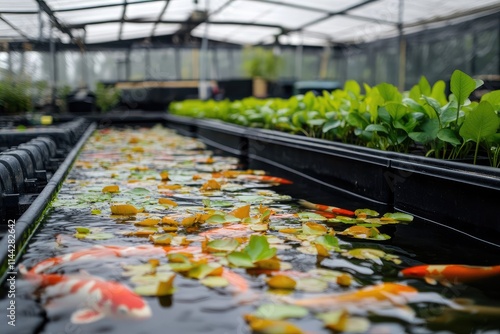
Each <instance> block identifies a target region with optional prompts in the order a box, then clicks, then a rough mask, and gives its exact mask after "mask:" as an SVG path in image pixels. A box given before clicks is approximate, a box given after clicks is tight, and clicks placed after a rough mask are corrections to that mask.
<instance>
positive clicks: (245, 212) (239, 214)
mask: <svg viewBox="0 0 500 334" xmlns="http://www.w3.org/2000/svg"><path fill="white" fill-rule="evenodd" d="M229 214H230V215H233V216H235V217H236V218H239V219H244V218H248V217H250V204H248V205H244V206H241V207H239V208H236V209H234V210H233V211H231V212H230V213H229Z"/></svg>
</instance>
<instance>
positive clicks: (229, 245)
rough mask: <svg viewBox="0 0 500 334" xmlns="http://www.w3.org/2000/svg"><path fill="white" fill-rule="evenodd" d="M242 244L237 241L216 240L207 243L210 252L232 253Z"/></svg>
mask: <svg viewBox="0 0 500 334" xmlns="http://www.w3.org/2000/svg"><path fill="white" fill-rule="evenodd" d="M239 245H240V243H239V242H238V240H236V239H216V240H212V241H210V242H208V243H207V249H208V251H209V252H232V251H234V250H235V249H236V248H238V246H239Z"/></svg>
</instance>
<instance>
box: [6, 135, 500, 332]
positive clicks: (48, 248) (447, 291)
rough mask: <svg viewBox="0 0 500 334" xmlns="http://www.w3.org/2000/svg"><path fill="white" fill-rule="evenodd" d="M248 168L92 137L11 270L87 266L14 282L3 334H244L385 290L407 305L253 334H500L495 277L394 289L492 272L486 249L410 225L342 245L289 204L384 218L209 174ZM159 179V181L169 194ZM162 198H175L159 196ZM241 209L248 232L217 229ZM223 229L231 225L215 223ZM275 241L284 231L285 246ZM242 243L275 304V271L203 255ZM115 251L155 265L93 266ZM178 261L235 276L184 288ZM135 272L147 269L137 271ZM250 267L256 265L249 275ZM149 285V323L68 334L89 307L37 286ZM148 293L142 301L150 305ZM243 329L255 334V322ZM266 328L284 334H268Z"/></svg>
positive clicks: (303, 320) (160, 140)
mask: <svg viewBox="0 0 500 334" xmlns="http://www.w3.org/2000/svg"><path fill="white" fill-rule="evenodd" d="M246 167H247V166H242V165H241V164H240V162H239V161H238V160H237V159H235V158H232V157H224V156H219V155H213V152H210V151H208V150H206V148H205V147H204V146H203V144H201V143H200V142H198V141H196V140H193V139H189V138H186V137H180V136H177V135H175V134H174V133H173V132H172V131H170V130H166V129H162V128H158V127H155V128H152V129H134V130H131V129H128V130H127V129H120V130H112V129H111V130H109V129H108V130H104V131H100V132H97V133H96V134H95V135H94V136H93V137H92V138H91V139H90V140H89V142H88V143H87V145H86V146H85V148H84V149H83V151H82V153H81V154H80V157H79V159H78V161H77V162H76V163H75V165H74V167H73V169H72V171H71V172H70V174H69V176H68V178H67V180H66V181H65V183H64V185H63V187H62V188H61V191H60V193H59V195H58V198H57V200H56V201H55V202H54V203H53V208H52V209H51V211H50V214H49V215H48V217H47V218H46V219H45V221H44V222H43V225H42V227H41V228H40V229H39V232H38V233H37V234H36V236H35V237H34V238H33V239H32V240H31V242H30V247H29V249H28V251H27V252H26V254H25V255H24V257H23V258H22V261H21V264H22V265H23V266H25V267H26V268H27V269H28V270H29V269H32V268H34V267H35V266H36V265H37V264H38V263H40V262H41V261H43V260H46V259H50V258H58V259H62V258H61V257H62V256H64V255H67V254H70V253H75V252H80V253H81V252H83V253H85V252H89V254H91V255H92V256H88V257H86V258H85V257H83V258H79V259H76V258H74V259H69V258H65V261H61V262H60V263H57V264H54V265H52V266H48V267H45V268H43V269H40V272H39V273H37V274H36V275H35V274H33V275H32V276H29V275H27V276H23V275H19V276H18V277H17V280H16V297H15V302H16V327H12V326H9V325H8V324H7V322H6V321H5V319H4V320H2V322H1V325H0V328H1V332H2V333H6V332H8V333H11V332H12V333H47V334H48V333H54V334H55V333H68V334H72V333H75V334H80V333H218V334H223V333H228V334H229V333H251V332H252V329H251V327H250V326H249V323H247V321H246V320H245V315H248V314H251V315H254V316H256V317H257V318H261V319H263V318H269V317H271V318H272V317H273V316H277V314H279V313H280V312H284V313H287V312H290V311H289V310H288V309H286V312H285V311H284V309H283V308H282V306H287V305H294V304H296V302H297V301H301V300H304V299H310V298H316V297H320V296H324V295H332V294H336V295H340V294H347V293H351V294H352V293H355V291H358V290H360V289H362V288H366V287H372V286H377V285H380V284H382V283H383V282H392V283H396V284H401V285H404V286H410V287H412V288H414V289H415V293H412V294H411V295H408V296H406V295H404V298H401V297H402V296H403V295H401V296H399V295H398V294H397V293H396V294H394V295H392V294H391V295H390V296H387V294H386V296H387V298H381V299H380V300H376V301H374V300H368V301H367V300H365V299H363V298H361V297H359V298H355V299H354V300H350V301H349V302H346V303H343V302H341V300H340V299H338V298H337V299H335V298H332V299H331V302H329V303H327V304H326V305H323V306H321V307H319V306H318V305H310V306H309V307H307V308H300V310H301V312H302V313H301V315H300V316H297V315H296V316H295V317H287V316H283V320H281V321H286V322H287V323H290V324H293V326H294V327H293V329H291V328H290V327H288V328H285V327H286V326H287V325H286V324H284V323H283V322H279V321H278V322H272V321H271V322H270V323H269V324H267V325H268V326H269V327H266V328H267V329H266V328H264V329H263V327H260V328H261V329H260V330H261V331H262V332H266V330H267V332H268V333H281V332H283V333H298V332H299V330H300V332H303V333H329V332H332V329H329V328H328V326H325V324H329V323H332V320H329V321H326V322H325V321H323V320H321V315H322V314H325V313H330V319H331V317H333V314H334V313H335V312H337V313H336V314H337V315H338V314H341V315H342V317H343V319H347V320H346V321H345V323H349V326H347V325H345V323H344V325H342V324H338V323H337V325H338V326H340V327H335V328H337V331H342V328H344V331H345V332H361V333H497V332H499V331H498V329H499V328H500V285H499V283H500V280H499V277H500V276H495V277H490V278H486V279H481V280H477V281H473V282H470V283H467V284H464V283H456V284H453V283H450V282H438V283H437V284H428V283H426V282H425V281H424V280H422V279H417V278H406V277H403V276H401V274H400V271H401V270H402V269H404V268H407V267H411V266H416V265H420V264H427V263H432V264H466V265H476V266H492V265H498V264H500V263H499V262H500V261H499V260H498V259H499V257H498V248H495V247H493V246H490V245H487V244H485V243H482V242H479V241H477V240H474V239H472V238H469V237H467V236H465V235H462V234H460V233H457V232H454V231H452V230H449V229H445V228H442V227H439V226H436V225H433V224H430V223H427V222H424V221H419V220H417V219H415V220H413V221H412V222H409V223H404V222H402V223H397V224H388V225H381V226H378V225H377V226H378V227H377V228H378V230H379V232H380V235H382V236H384V238H385V236H387V237H390V239H387V240H366V239H354V238H352V237H348V236H344V235H341V233H342V231H343V230H346V229H347V228H349V227H352V226H354V225H353V224H345V223H342V222H336V221H332V220H330V221H328V220H326V218H322V216H318V215H317V214H316V215H315V216H311V214H313V213H314V212H313V210H308V209H306V208H304V207H302V206H300V205H299V202H298V200H297V199H306V200H308V201H309V202H312V203H321V204H328V205H334V206H338V207H342V208H346V209H349V210H353V211H354V210H355V209H358V208H370V209H372V210H377V211H378V212H380V213H381V214H383V213H385V212H386V209H387V208H384V207H378V208H377V207H373V206H370V205H369V204H366V203H363V202H359V201H356V200H354V199H350V198H345V197H343V196H341V195H338V194H333V193H331V192H326V191H324V190H322V189H320V188H318V187H315V186H312V185H311V184H308V183H306V182H302V180H297V179H294V180H293V181H294V184H292V185H287V184H282V185H276V184H271V183H267V182H264V181H263V180H259V178H258V177H254V175H253V174H252V177H248V176H247V175H248V173H250V172H248V171H247V172H246V174H244V175H239V176H236V177H234V176H235V175H229V174H226V175H223V176H221V175H218V174H212V173H213V172H221V171H227V170H245V168H246ZM262 168H265V169H266V170H267V172H271V173H272V175H274V176H277V177H282V178H293V177H292V176H290V175H286V174H284V173H283V172H281V174H280V171H277V170H272V168H271V166H262ZM162 171H167V172H168V179H169V180H168V181H167V180H166V179H167V177H166V176H167V175H166V174H161V172H162ZM162 178H163V181H162ZM212 178H215V179H216V180H217V181H218V183H219V185H221V189H215V190H213V189H212V190H208V191H200V187H202V186H203V185H205V184H206V183H207V182H208V180H210V179H212ZM110 185H119V192H117V193H103V192H102V190H103V188H104V187H106V186H110ZM172 185H179V186H173V187H170V188H169V186H172ZM216 188H217V187H216ZM159 198H168V199H170V200H172V201H174V202H175V203H176V204H177V206H175V207H173V206H171V205H161V204H159ZM117 203H129V204H131V205H133V206H134V208H139V211H142V209H144V210H143V212H138V213H136V214H125V215H117V214H111V210H110V207H111V206H112V205H116V204H117ZM245 205H250V210H251V211H250V216H252V217H254V218H255V217H256V218H255V219H254V220H253V221H245V222H244V223H243V222H241V221H239V220H240V218H238V217H236V219H235V218H234V216H235V215H233V216H232V217H230V218H228V216H227V214H229V213H230V212H231V211H232V210H234V209H235V208H239V207H242V206H245ZM262 206H265V207H266V208H268V209H269V210H272V211H273V212H272V214H271V215H270V217H269V219H267V220H266V219H264V218H262V217H263V215H264V213H263V210H265V209H263V210H262V211H259V208H262ZM140 208H142V209H140ZM196 214H200V215H201V214H207V215H208V216H206V217H205V218H204V219H208V222H207V220H205V221H204V222H203V221H202V222H199V223H195V224H193V225H191V224H188V223H187V222H185V221H184V219H185V218H188V217H194V216H195V215H196ZM304 214H305V216H304ZM214 215H219V216H221V217H222V218H220V219H222V220H224V221H225V223H224V224H222V223H221V221H220V220H216V221H212V222H210V221H209V220H210V217H211V216H214ZM165 216H166V217H169V218H171V219H173V220H176V221H177V223H178V224H177V225H178V226H173V224H170V225H168V224H163V225H161V226H157V225H155V226H151V227H143V226H137V225H136V223H138V222H144V221H145V220H146V219H148V218H153V219H154V218H158V219H162V218H163V217H165ZM207 217H208V218H207ZM327 218H329V217H327ZM212 219H214V218H212ZM259 219H260V220H259ZM227 220H230V221H231V222H230V223H227ZM309 222H312V223H313V225H311V226H313V227H314V226H317V225H321V226H324V227H326V229H325V231H326V230H328V233H329V234H330V235H333V231H335V232H336V234H335V236H334V237H333V238H335V240H337V241H338V245H336V246H335V247H331V248H329V249H327V251H328V255H327V256H318V254H317V253H318V248H317V247H316V246H315V244H316V243H318V242H319V241H318V240H319V239H318V238H319V237H321V236H324V234H325V232H324V231H323V230H318V231H319V232H318V231H315V230H314V228H313V231H309V232H310V233H306V231H305V227H304V225H303V224H304V223H309ZM358 223H359V222H358ZM365 223H366V222H365ZM314 224H317V225H314ZM235 225H239V228H236V227H235V228H234V229H230V228H229V229H228V226H235ZM81 227H86V228H88V229H89V230H90V231H83V232H82V233H80V234H77V235H75V233H76V231H77V228H81ZM223 227H225V229H222V228H223ZM165 228H167V230H168V232H165ZM168 228H170V229H168ZM174 229H176V230H175V231H174ZM287 229H288V230H290V229H295V230H292V231H288V232H286V233H285V232H284V231H287ZM145 230H148V231H151V233H153V232H155V233H156V234H155V236H157V235H165V234H166V233H172V235H171V238H170V245H168V246H166V248H161V247H160V246H158V247H154V246H153V243H152V241H151V240H149V239H148V238H147V237H139V236H135V235H133V236H126V235H125V233H127V232H129V233H136V232H137V231H145ZM322 231H323V232H322ZM87 232H90V233H87ZM250 235H266V236H267V244H269V247H270V248H276V249H277V253H276V257H274V258H273V259H274V260H275V261H274V262H273V265H276V263H278V266H279V267H280V268H279V273H280V274H283V275H285V276H287V277H289V278H291V279H293V280H294V281H295V282H296V286H295V289H293V290H287V291H284V290H283V289H272V288H270V287H269V285H268V283H267V281H268V280H269V279H270V278H271V277H272V276H273V275H274V274H276V271H278V270H275V271H274V272H273V271H270V270H267V271H266V270H264V269H263V268H252V269H245V268H243V267H242V266H237V265H235V263H232V262H231V261H229V260H228V258H229V256H228V255H227V253H228V252H230V251H228V252H224V251H222V250H221V249H219V248H217V247H216V248H217V251H216V252H215V253H214V251H212V253H209V254H207V250H206V249H205V248H204V242H206V241H212V240H217V239H225V240H228V239H231V240H233V241H234V240H236V241H237V242H238V244H239V246H238V248H237V250H238V251H244V246H245V245H247V243H248V242H249V241H248V238H249V237H250ZM76 236H78V238H77V237H76ZM205 236H206V237H207V239H205ZM205 240H206V241H205ZM236 241H234V242H236ZM96 247H97V248H96ZM98 247H101V248H98ZM112 247H113V248H112ZM126 247H137V248H139V249H140V248H141V247H146V248H144V249H150V248H155V250H156V251H154V253H148V252H146V251H141V250H131V251H128V252H125V251H123V252H121V253H120V256H116V255H110V253H109V252H104V253H92V250H95V249H119V250H123V249H125V248H126ZM148 247H149V248H148ZM144 249H143V250H144ZM356 249H365V250H366V249H368V250H371V253H370V252H369V253H368V255H367V253H366V252H365V253H363V254H364V255H363V256H361V258H355V257H353V256H349V254H354V253H349V252H350V251H353V250H356ZM89 250H90V251H89ZM158 250H159V251H158ZM180 253H181V254H182V256H184V258H188V265H189V268H190V269H193V268H194V267H196V266H203V261H207V263H212V264H213V263H216V265H214V266H215V267H217V268H224V269H223V271H224V273H226V272H230V273H232V274H236V276H237V277H238V279H239V281H238V280H237V281H235V282H233V281H231V280H230V279H227V280H224V279H222V280H220V278H221V276H220V272H219V273H217V272H216V271H214V272H212V274H211V276H207V277H215V278H216V279H215V283H217V284H220V285H221V286H217V287H214V286H212V285H210V283H209V281H210V280H204V279H203V278H206V277H195V276H196V275H195V274H190V273H194V272H192V271H186V270H180V269H178V268H177V267H175V266H174V263H175V261H174V259H173V258H172V257H168V254H170V255H172V254H180ZM151 259H155V260H157V262H158V263H155V265H154V266H156V265H158V266H157V267H156V275H150V274H151V273H152V272H155V269H153V267H151V264H150V262H148V261H149V260H151ZM196 261H198V262H196ZM185 263H186V262H185ZM140 265H142V266H140ZM145 266H149V267H148V268H149V269H146V270H145V269H144V268H145ZM169 266H170V267H169ZM254 266H263V264H258V262H255V263H254ZM215 267H214V268H215ZM39 268H40V267H39ZM176 268H177V269H176ZM197 268H198V267H197ZM273 268H274V267H273ZM275 269H276V268H275ZM193 270H194V269H193ZM160 273H163V274H165V275H175V278H174V281H173V289H174V290H173V292H172V293H171V294H167V295H163V296H142V297H141V298H142V300H143V301H144V303H146V304H147V305H148V307H149V309H150V316H149V317H147V319H129V318H127V317H119V314H116V313H113V312H108V313H106V314H105V316H103V317H102V318H100V319H95V321H92V322H89V323H78V322H75V321H74V320H72V315H73V314H75V311H78V310H81V309H82V308H88V307H89V305H90V301H89V300H88V299H87V298H85V297H82V296H77V294H76V293H75V291H76V290H78V287H81V286H80V285H77V286H73V289H72V290H71V291H69V292H68V291H64V289H62V288H61V287H60V285H57V284H52V285H47V286H40V279H41V277H43V275H49V274H56V275H61V276H58V277H63V278H64V279H68V278H75V279H80V280H82V281H85V282H87V281H88V280H92V279H94V278H95V277H99V278H101V279H102V280H104V281H106V282H118V283H119V284H121V285H124V286H127V287H129V288H131V289H139V290H136V291H142V292H143V291H144V289H142V290H140V289H141V286H142V287H143V288H144V286H145V284H144V282H143V281H144V279H145V278H144V277H146V276H148V275H149V276H148V277H150V276H154V277H158V275H160ZM339 275H343V276H342V277H343V278H346V277H347V278H348V281H349V283H348V284H340V283H339V279H338V277H339ZM190 276H191V277H190ZM141 279H142V281H141ZM242 280H243V282H244V283H242V282H241V281H242ZM153 281H154V279H153ZM141 282H142V283H141ZM154 282H158V280H156V281H154ZM442 283H444V284H442ZM155 284H156V283H155ZM110 290H111V289H110ZM148 291H150V290H148ZM157 292H158V291H157V289H154V293H157ZM142 294H144V293H142ZM9 302H10V299H9V298H8V296H7V285H4V287H3V292H2V295H1V299H0V308H1V309H2V310H6V308H7V307H8V305H9ZM263 305H264V306H265V308H263ZM273 307H274V308H273ZM259 309H260V310H261V311H258V310H259ZM273 310H274V311H273ZM295 311H296V310H295ZM304 312H305V313H304ZM3 313H5V311H4V312H3ZM273 321H274V320H273ZM251 325H252V326H253V327H254V329H256V330H257V329H258V324H256V323H255V322H254V323H253V324H251ZM273 326H284V327H277V329H276V328H274V329H272V328H273ZM342 326H344V327H342ZM345 326H347V327H345ZM264 327H265V326H264ZM331 327H332V326H331Z"/></svg>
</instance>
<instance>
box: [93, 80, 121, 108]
mask: <svg viewBox="0 0 500 334" xmlns="http://www.w3.org/2000/svg"><path fill="white" fill-rule="evenodd" d="M95 94H96V104H97V107H98V108H99V109H100V110H101V112H108V111H110V110H111V109H113V107H115V106H116V105H117V104H118V102H120V96H121V92H120V90H118V89H116V88H114V87H109V86H105V85H104V84H103V83H98V84H97V86H96V90H95Z"/></svg>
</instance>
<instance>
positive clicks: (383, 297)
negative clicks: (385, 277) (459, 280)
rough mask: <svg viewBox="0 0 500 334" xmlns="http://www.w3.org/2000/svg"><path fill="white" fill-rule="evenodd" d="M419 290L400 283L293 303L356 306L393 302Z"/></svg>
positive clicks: (374, 286) (294, 302)
mask: <svg viewBox="0 0 500 334" xmlns="http://www.w3.org/2000/svg"><path fill="white" fill-rule="evenodd" d="M417 292H418V291H417V289H415V288H413V287H411V286H408V285H403V284H398V283H381V284H378V285H373V286H368V287H365V288H363V289H360V290H357V291H353V292H345V293H339V294H332V295H324V296H319V297H314V298H306V299H298V300H294V301H293V302H292V303H293V304H295V305H300V306H304V307H330V306H332V305H337V304H352V303H354V304H356V303H366V302H369V301H387V300H388V301H391V300H392V299H393V298H394V297H396V296H404V295H414V294H417Z"/></svg>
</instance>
